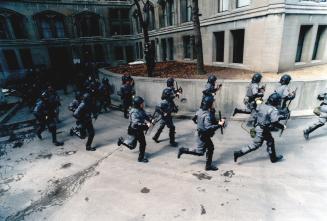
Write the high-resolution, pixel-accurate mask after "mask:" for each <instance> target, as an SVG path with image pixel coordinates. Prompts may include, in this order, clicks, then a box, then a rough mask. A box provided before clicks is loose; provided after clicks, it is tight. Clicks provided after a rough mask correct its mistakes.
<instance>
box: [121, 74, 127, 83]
mask: <svg viewBox="0 0 327 221" xmlns="http://www.w3.org/2000/svg"><path fill="white" fill-rule="evenodd" d="M121 81H122V83H123V84H126V82H127V81H128V77H127V76H126V75H123V76H122V77H121Z"/></svg>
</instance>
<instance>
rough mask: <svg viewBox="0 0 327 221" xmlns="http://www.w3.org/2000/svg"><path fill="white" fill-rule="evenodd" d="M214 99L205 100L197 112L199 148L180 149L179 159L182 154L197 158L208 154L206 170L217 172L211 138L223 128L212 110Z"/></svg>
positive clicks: (207, 98) (210, 97) (206, 98)
mask: <svg viewBox="0 0 327 221" xmlns="http://www.w3.org/2000/svg"><path fill="white" fill-rule="evenodd" d="M213 102H214V98H213V97H212V96H207V97H205V98H204V99H203V102H202V107H201V108H200V109H199V110H198V111H197V112H196V117H195V118H193V119H196V120H195V123H197V131H198V133H197V148H195V149H194V150H189V149H188V148H180V149H179V151H178V156H177V157H178V158H180V156H181V155H182V154H191V155H196V156H203V155H204V154H205V153H206V157H207V161H206V166H205V169H206V170H217V169H218V168H216V167H214V166H212V165H211V164H212V157H213V152H214V144H213V142H212V140H211V137H213V136H214V134H215V131H216V130H217V129H219V128H220V127H221V125H219V124H218V123H219V122H218V121H217V119H216V117H215V111H214V109H212V104H213Z"/></svg>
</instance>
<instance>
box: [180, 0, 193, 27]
mask: <svg viewBox="0 0 327 221" xmlns="http://www.w3.org/2000/svg"><path fill="white" fill-rule="evenodd" d="M181 20H182V22H189V21H192V0H181Z"/></svg>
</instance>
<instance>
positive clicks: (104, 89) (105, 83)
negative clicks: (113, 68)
mask: <svg viewBox="0 0 327 221" xmlns="http://www.w3.org/2000/svg"><path fill="white" fill-rule="evenodd" d="M99 102H100V105H99V113H100V112H101V110H102V109H104V111H105V112H107V111H108V109H107V108H110V105H111V98H110V85H109V80H108V79H107V78H105V79H102V83H101V84H100V86H99Z"/></svg>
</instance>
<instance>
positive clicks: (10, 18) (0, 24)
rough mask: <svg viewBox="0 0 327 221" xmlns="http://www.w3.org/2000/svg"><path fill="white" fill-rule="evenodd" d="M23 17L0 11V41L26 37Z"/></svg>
mask: <svg viewBox="0 0 327 221" xmlns="http://www.w3.org/2000/svg"><path fill="white" fill-rule="evenodd" d="M24 25H25V20H24V17H23V16H22V15H20V14H18V13H14V12H8V11H1V9H0V39H24V38H26V37H27V35H26V29H25V26H24Z"/></svg>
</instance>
